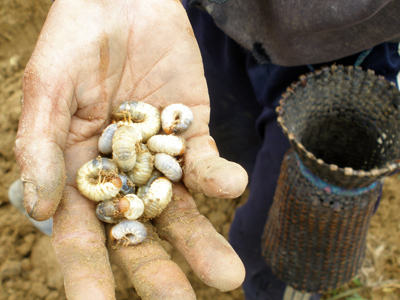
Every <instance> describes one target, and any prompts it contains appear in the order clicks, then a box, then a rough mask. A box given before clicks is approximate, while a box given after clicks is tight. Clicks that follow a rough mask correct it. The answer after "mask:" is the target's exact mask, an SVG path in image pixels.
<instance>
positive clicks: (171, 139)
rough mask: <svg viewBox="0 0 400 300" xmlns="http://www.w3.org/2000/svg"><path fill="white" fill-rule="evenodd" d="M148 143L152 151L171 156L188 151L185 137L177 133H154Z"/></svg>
mask: <svg viewBox="0 0 400 300" xmlns="http://www.w3.org/2000/svg"><path fill="white" fill-rule="evenodd" d="M146 145H147V148H149V150H150V151H152V152H155V153H166V154H169V155H171V156H178V155H182V154H183V153H185V151H186V142H185V140H184V138H183V137H180V136H175V135H161V134H157V135H153V136H152V137H151V138H150V139H149V140H148V141H147V144H146Z"/></svg>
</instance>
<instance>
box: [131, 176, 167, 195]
mask: <svg viewBox="0 0 400 300" xmlns="http://www.w3.org/2000/svg"><path fill="white" fill-rule="evenodd" d="M161 176H162V174H161V172H160V171H158V170H156V169H153V171H152V172H151V175H150V178H149V179H148V180H147V182H146V183H145V184H143V185H141V186H139V187H138V189H137V191H136V195H138V197H139V198H140V199H143V197H144V196H145V195H146V194H147V192H148V191H149V188H150V185H151V184H152V183H153V181H154V180H156V179H157V178H158V177H161Z"/></svg>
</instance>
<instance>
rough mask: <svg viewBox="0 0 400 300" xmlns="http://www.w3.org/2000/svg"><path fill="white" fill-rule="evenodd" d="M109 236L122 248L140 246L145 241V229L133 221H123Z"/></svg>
mask: <svg viewBox="0 0 400 300" xmlns="http://www.w3.org/2000/svg"><path fill="white" fill-rule="evenodd" d="M110 235H111V237H112V238H113V239H115V240H117V241H119V242H122V244H123V245H124V246H128V245H136V244H140V243H141V242H143V241H144V240H145V239H146V236H147V231H146V227H145V226H144V225H143V224H142V223H140V222H138V221H134V220H124V221H122V222H120V223H118V224H117V225H115V226H114V227H113V228H112V229H111V231H110Z"/></svg>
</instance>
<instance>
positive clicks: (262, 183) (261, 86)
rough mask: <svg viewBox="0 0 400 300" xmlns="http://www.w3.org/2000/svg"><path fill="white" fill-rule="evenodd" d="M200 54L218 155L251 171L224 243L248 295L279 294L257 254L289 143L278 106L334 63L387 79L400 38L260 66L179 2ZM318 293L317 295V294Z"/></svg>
mask: <svg viewBox="0 0 400 300" xmlns="http://www.w3.org/2000/svg"><path fill="white" fill-rule="evenodd" d="M183 3H184V5H185V7H186V9H187V12H188V16H189V19H190V21H191V23H192V26H193V30H194V33H195V36H196V38H197V41H198V43H199V47H200V51H201V53H202V57H203V62H204V68H205V76H206V79H207V84H208V88H209V93H210V99H211V121H210V131H211V135H212V136H213V137H214V139H215V140H216V142H217V146H218V148H219V150H220V154H221V156H223V157H225V158H227V159H230V160H233V161H236V162H238V163H240V164H242V165H243V166H244V167H245V168H246V170H248V172H249V173H250V184H249V187H250V196H249V198H248V200H247V202H246V203H245V204H244V205H243V206H241V207H239V208H238V209H237V211H236V214H235V218H234V221H233V224H232V227H231V230H230V235H229V241H230V243H231V244H232V246H233V247H234V249H235V250H236V252H237V253H238V254H239V256H240V257H241V259H242V261H243V263H244V264H245V267H246V278H245V281H244V284H243V288H244V291H245V296H246V299H247V300H258V299H262V300H280V299H282V297H283V293H284V289H285V284H284V283H283V282H282V281H280V280H279V279H277V278H276V277H275V276H274V275H273V274H272V272H271V270H270V269H269V267H268V266H267V265H266V263H265V262H264V260H263V258H262V255H261V235H262V231H263V228H264V224H265V222H266V219H267V215H268V210H269V208H270V206H271V204H272V199H273V195H274V192H275V186H276V183H277V179H278V176H279V171H280V166H281V161H282V159H283V156H284V154H285V153H286V151H287V150H288V149H289V143H288V141H287V139H286V137H285V136H284V134H283V132H282V130H281V128H280V127H279V126H278V125H277V122H276V115H275V107H276V106H277V105H278V102H279V100H280V97H281V95H282V93H283V92H284V91H285V90H286V88H287V87H288V86H289V85H290V84H291V83H292V82H294V81H297V80H298V78H299V76H300V75H302V74H305V73H308V72H310V70H311V69H319V68H320V67H321V66H325V65H330V64H333V63H336V64H344V65H354V64H355V63H357V64H359V63H360V62H361V61H360V57H361V58H363V60H362V62H361V64H360V66H361V67H362V68H365V69H366V68H369V69H372V70H375V72H376V73H377V74H379V75H383V76H385V77H386V79H388V80H390V81H395V80H396V75H397V73H398V71H399V70H400V58H399V55H398V53H397V50H398V44H390V43H385V44H381V45H378V46H375V47H374V48H372V50H371V51H370V53H369V54H368V53H367V54H368V55H367V56H365V55H364V56H365V57H363V55H361V56H360V53H357V54H355V55H352V56H349V57H346V58H343V59H340V60H338V61H335V62H327V63H326V64H321V65H313V66H296V67H281V66H277V65H272V64H268V65H265V64H264V65H259V64H258V63H257V62H256V61H255V59H254V58H253V56H252V55H251V53H250V52H248V51H246V50H245V49H243V48H242V47H240V46H239V45H238V44H237V43H235V42H234V41H233V40H232V39H230V38H229V37H228V36H227V35H225V34H224V33H223V32H222V31H221V30H220V29H218V28H217V27H216V26H215V25H214V23H213V20H212V18H211V17H210V16H209V15H207V14H206V13H205V12H202V11H200V10H198V9H196V8H193V7H188V5H187V1H183ZM317 298H318V296H315V297H314V299H317Z"/></svg>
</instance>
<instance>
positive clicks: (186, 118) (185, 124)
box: [161, 103, 193, 134]
mask: <svg viewBox="0 0 400 300" xmlns="http://www.w3.org/2000/svg"><path fill="white" fill-rule="evenodd" d="M192 122H193V113H192V111H191V109H190V108H189V107H187V106H186V105H183V104H179V103H175V104H171V105H168V106H167V107H166V108H164V110H163V111H162V113H161V125H162V128H163V130H164V132H165V133H166V134H171V133H173V134H178V133H181V132H184V131H185V130H186V129H188V128H189V126H190V125H191V124H192Z"/></svg>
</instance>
